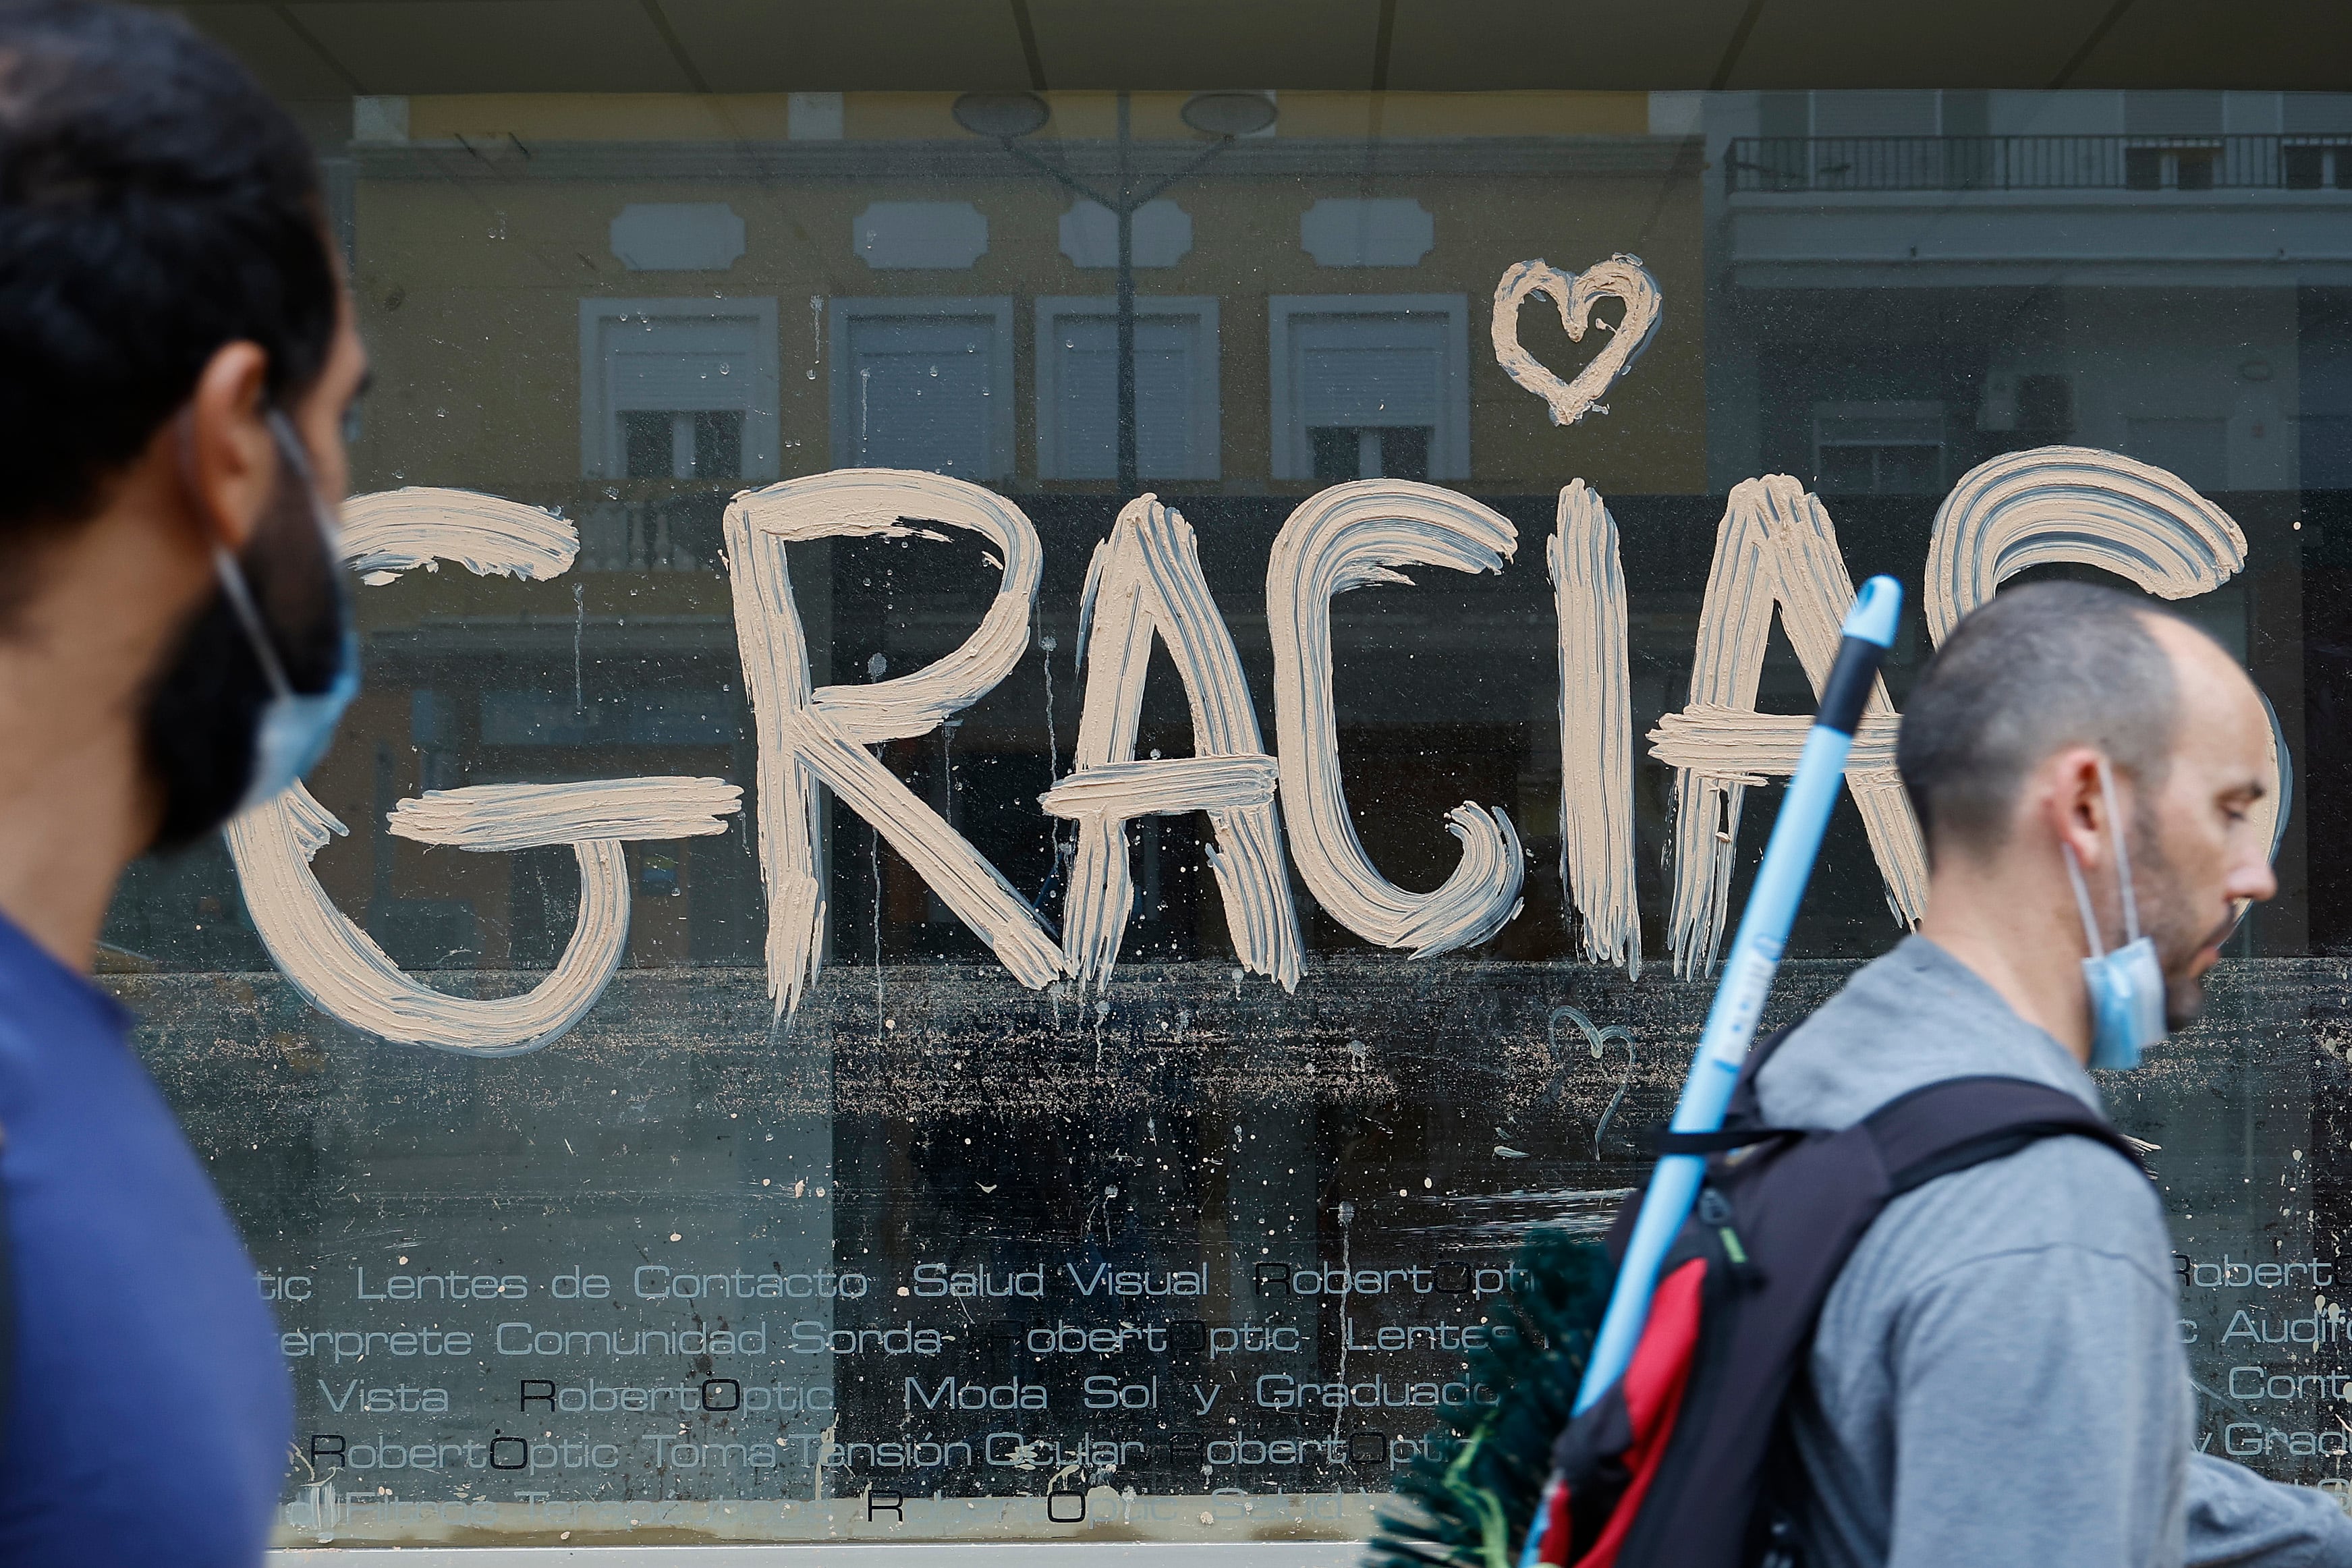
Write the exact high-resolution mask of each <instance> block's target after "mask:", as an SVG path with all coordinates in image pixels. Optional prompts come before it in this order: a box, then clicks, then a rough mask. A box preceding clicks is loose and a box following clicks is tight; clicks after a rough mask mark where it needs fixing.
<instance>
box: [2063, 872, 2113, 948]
mask: <svg viewBox="0 0 2352 1568" xmlns="http://www.w3.org/2000/svg"><path fill="white" fill-rule="evenodd" d="M2059 848H2061V849H2062V850H2063V851H2064V852H2065V855H2066V877H2067V879H2068V880H2070V881H2072V882H2073V883H2074V908H2075V910H2077V911H2078V912H2079V913H2080V914H2081V915H2082V917H2083V937H2084V941H2086V942H2089V943H2090V944H2091V956H2092V957H2093V958H2105V956H2106V955H2107V950H2106V949H2105V947H2104V946H2102V945H2101V944H2100V942H2099V922H2098V921H2096V920H2095V919H2094V918H2093V917H2092V914H2091V889H2088V888H2086V887H2084V885H2083V862H2082V861H2080V860H2078V859H2076V858H2074V846H2073V845H2072V844H2062V845H2060V846H2059Z"/></svg>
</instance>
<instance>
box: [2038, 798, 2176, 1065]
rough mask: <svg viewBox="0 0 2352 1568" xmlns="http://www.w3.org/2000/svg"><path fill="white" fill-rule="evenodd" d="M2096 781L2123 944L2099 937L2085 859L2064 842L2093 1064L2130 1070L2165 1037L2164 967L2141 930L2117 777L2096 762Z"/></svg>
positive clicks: (2152, 944)
mask: <svg viewBox="0 0 2352 1568" xmlns="http://www.w3.org/2000/svg"><path fill="white" fill-rule="evenodd" d="M2099 787H2100V789H2101V790H2102V791H2103V792H2104V793H2105V795H2106V802H2107V832H2108V834H2109V836H2110V837H2112V839H2113V841H2114V843H2115V848H2116V882H2117V885H2118V886H2119V888H2120V889H2121V890H2122V893H2123V906H2124V944H2123V946H2121V947H2119V948H2116V950H2115V951H2114V952H2108V951H2106V949H2105V944H2104V943H2102V942H2100V940H2099V921H2098V917H2097V916H2096V915H2095V914H2094V913H2092V910H2091V892H2090V889H2089V888H2087V887H2085V886H2084V882H2083V863H2082V861H2081V860H2079V859H2077V858H2075V855H2074V846H2073V845H2072V844H2068V845H2064V846H2063V850H2064V852H2065V856H2066V875H2067V876H2068V878H2070V879H2072V880H2073V882H2074V905H2075V908H2076V909H2077V910H2080V911H2081V913H2082V916H2083V938H2084V941H2085V942H2088V943H2089V944H2090V948H2091V956H2090V957H2088V958H2086V959H2084V960H2083V984H2084V986H2085V987H2086V988H2087V989H2088V990H2089V992H2090V997H2091V1065H2092V1066H2093V1067H2095V1068H2116V1069H2121V1070H2128V1069H2130V1068H2136V1067H2137V1066H2139V1058H2140V1053H2141V1052H2142V1051H2144V1050H2146V1049H2147V1047H2150V1046H2152V1045H2155V1044H2156V1043H2157V1042H2158V1041H2159V1040H2161V1039H2163V1038H2164V1037H2165V1035H2166V1033H2167V1030H2166V1027H2165V1015H2164V1007H2165V990H2164V967H2163V965H2161V964H2159V963H2158V962H2157V958H2156V942H2154V940H2153V939H2151V938H2148V937H2145V936H2142V935H2141V934H2140V931H2139V902H2138V900H2137V899H2135V898H2134V897H2133V896H2132V876H2131V857H2130V854H2129V852H2128V851H2127V850H2126V848H2125V847H2124V831H2123V822H2122V819H2121V818H2120V817H2119V816H2117V815H2116V781H2115V778H2114V776H2113V775H2112V774H2110V773H2108V772H2107V764H2106V761H2105V758H2102V759H2100V762H2099Z"/></svg>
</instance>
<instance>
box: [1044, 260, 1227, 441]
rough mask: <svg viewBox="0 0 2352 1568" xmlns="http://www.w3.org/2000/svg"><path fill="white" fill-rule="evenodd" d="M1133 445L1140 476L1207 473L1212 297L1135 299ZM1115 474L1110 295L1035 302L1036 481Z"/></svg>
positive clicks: (1212, 400) (1213, 433)
mask: <svg viewBox="0 0 2352 1568" xmlns="http://www.w3.org/2000/svg"><path fill="white" fill-rule="evenodd" d="M1135 306H1136V321H1135V450H1136V467H1137V470H1138V471H1139V473H1140V474H1141V475H1142V476H1143V477H1144V478H1145V479H1215V478H1216V477H1217V475H1218V470H1219V462H1218V452H1217V441H1218V419H1217V301H1216V300H1213V299H1191V300H1183V299H1148V298H1147V299H1139V300H1136V302H1135ZM1117 474H1118V315H1117V313H1116V307H1115V305H1114V303H1113V302H1112V301H1111V300H1099V299H1074V298H1068V297H1054V296H1048V297H1046V298H1045V299H1041V300H1038V301H1037V477H1038V478H1040V479H1112V478H1115V477H1116V476H1117Z"/></svg>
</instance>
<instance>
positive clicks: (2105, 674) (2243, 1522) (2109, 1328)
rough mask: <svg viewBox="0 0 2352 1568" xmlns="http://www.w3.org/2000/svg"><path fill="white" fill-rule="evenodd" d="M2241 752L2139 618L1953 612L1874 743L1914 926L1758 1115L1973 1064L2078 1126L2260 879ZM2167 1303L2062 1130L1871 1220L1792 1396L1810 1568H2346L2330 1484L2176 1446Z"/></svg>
mask: <svg viewBox="0 0 2352 1568" xmlns="http://www.w3.org/2000/svg"><path fill="white" fill-rule="evenodd" d="M2270 740H2271V725H2270V719H2269V714H2268V711H2267V710H2266V709H2265V708H2264V706H2263V700H2262V699H2261V697H2260V695H2259V694H2258V693H2257V692H2256V690H2255V689H2254V686H2253V683H2252V681H2250V680H2249V679H2247V678H2246V674H2245V672H2244V671H2243V670H2242V669H2241V668H2239V667H2238V666H2237V664H2236V663H2235V661H2233V660H2232V659H2231V658H2230V656H2229V655H2228V654H2227V653H2225V652H2223V651H2222V649H2221V647H2219V646H2217V645H2216V644H2215V643H2214V642H2213V641H2212V639H2210V637H2207V636H2206V635H2205V634H2204V633H2202V632H2200V631H2199V630H2198V629H2197V628H2195V627H2194V626H2190V625H2189V623H2188V622H2186V621H2183V620H2181V619H2180V618H2179V617H2178V616H2173V615H2170V614H2168V613H2166V612H2164V611H2161V610H2159V609H2157V608H2155V607H2154V606H2152V605H2147V604H2146V603H2144V602H2142V601H2139V600H2137V599H2134V598H2131V597H2129V596H2127V595H2123V594H2120V593H2116V592H2115V591H2113V590H2110V589H2105V588H2098V587H2093V586H2090V585H2088V584H2072V583H2048V584H2036V585H2032V586H2023V587H2018V588H2013V589H2011V590H2010V591H2009V592H2007V593H2004V594H2002V595H2000V596H1999V597H1998V598H1996V599H1995V600H1994V601H1993V602H1992V603H1991V604H1990V605H1985V606H1984V607H1982V608H1980V609H1979V610H1978V611H1977V612H1976V613H1975V614H1973V615H1971V616H1969V617H1968V618H1967V619H1966V620H1965V621H1963V622H1962V623H1961V624H1960V626H1958V629H1957V630H1956V631H1955V632H1954V633H1953V635H1952V637H1951V638H1950V640H1949V641H1948V642H1947V643H1946V644H1945V645H1944V647H1943V648H1942V649H1941V650H1940V651H1939V652H1938V653H1937V656H1936V658H1935V660H1934V662H1933V663H1932V664H1930V665H1929V667H1928V668H1927V674H1926V675H1925V676H1924V677H1923V678H1922V679H1921V680H1920V682H1919V685H1918V687H1917V688H1916V689H1915V690H1914V691H1913V693H1912V695H1911V700H1910V702H1909V704H1908V709H1907V711H1906V713H1905V715H1904V719H1903V728H1902V735H1901V740H1900V742H1899V745H1898V748H1897V761H1898V764H1899V766H1900V767H1901V770H1902V773H1903V782H1904V785H1905V787H1906V791H1907V792H1908V794H1909V795H1910V797H1911V803H1912V806H1913V809H1914V810H1915V811H1916V813H1917V816H1918V818H1919V822H1920V826H1922V827H1923V828H1924V829H1925V830H1926V832H1927V846H1928V859H1929V879H1928V894H1927V916H1926V918H1925V919H1924V920H1923V921H1921V922H1920V926H1919V933H1918V934H1917V935H1916V936H1914V937H1911V938H1910V939H1908V940H1907V941H1906V942H1903V943H1902V944H1901V945H1900V946H1898V947H1897V948H1896V949H1895V951H1894V952H1890V953H1888V954H1887V955H1886V956H1885V957H1884V958H1881V959H1879V960H1878V961H1877V962H1876V963H1872V964H1870V965H1869V966H1868V967H1866V968H1864V970H1862V971H1861V972H1860V973H1857V974H1856V975H1855V976H1854V977H1853V980H1852V981H1851V982H1849V983H1848V984H1847V985H1846V986H1845V988H1844V989H1843V991H1841V992H1840V993H1839V994H1837V995H1836V996H1835V997H1833V998H1832V1000H1831V1001H1830V1002H1829V1004H1828V1005H1825V1006H1823V1007H1822V1009H1821V1010H1820V1011H1819V1012H1817V1013H1815V1014H1814V1015H1813V1016H1812V1017H1811V1018H1810V1019H1809V1020H1807V1021H1806V1023H1805V1024H1804V1025H1803V1026H1801V1027H1800V1028H1798V1029H1797V1030H1796V1031H1794V1032H1793V1033H1792V1034H1791V1035H1790V1037H1788V1039H1787V1040H1786V1041H1785V1042H1784V1043H1783V1044H1782V1045H1781V1047H1780V1049H1779V1050H1778V1051H1777V1052H1775V1053H1774V1054H1772V1055H1771V1056H1770V1057H1769V1058H1766V1060H1765V1061H1764V1064H1763V1066H1762V1067H1761V1068H1759V1071H1758V1073H1757V1077H1756V1086H1757V1091H1758V1102H1759V1109H1760V1110H1761V1111H1762V1113H1763V1115H1764V1118H1765V1120H1766V1121H1769V1122H1770V1123H1772V1124H1775V1125H1779V1126H1797V1127H1818V1128H1840V1127H1846V1126H1850V1125H1852V1124H1853V1123H1854V1122H1856V1121H1860V1120H1861V1119H1862V1118H1864V1116H1866V1115H1868V1114H1869V1113H1870V1112H1871V1111H1873V1110H1876V1109H1877V1108H1878V1107H1880V1106H1882V1105H1885V1104H1886V1103H1887V1102H1888V1101H1890V1100H1894V1099H1895V1098H1896V1097H1898V1096H1900V1095H1903V1094H1905V1093H1906V1092H1908V1091H1910V1090H1912V1089H1918V1088H1920V1087H1922V1086H1924V1085H1927V1084H1930V1083H1935V1082H1938V1081H1940V1080H1943V1079H1956V1078H1966V1077H1971V1076H1976V1075H1998V1076H2002V1077H2009V1078H2022V1079H2033V1080H2035V1081H2038V1082H2041V1083H2044V1084H2049V1085H2051V1086H2053V1087H2055V1088H2058V1089H2063V1090H2065V1091H2067V1092H2069V1093H2071V1094H2073V1095H2074V1096H2076V1097H2077V1098H2079V1099H2081V1100H2084V1102H2085V1103H2087V1104H2090V1105H2092V1106H2096V1105H2097V1103H2098V1091H2097V1089H2095V1088H2094V1087H2093V1084H2092V1079H2091V1076H2090V1073H2089V1072H2088V1071H2087V1070H2086V1068H2090V1067H2099V1068H2111V1067H2112V1068H2127V1067H2132V1066H2135V1065H2137V1061H2138V1058H2139V1051H2140V1048H2141V1047H2143V1046H2146V1045H2149V1044H2152V1043H2154V1042H2155V1041H2157V1040H2159V1039H2161V1038H2162V1037H2163V1036H2164V1033H2165V1030H2166V1028H2167V1027H2168V1026H2171V1027H2178V1026H2181V1025H2183V1024H2186V1023H2187V1022H2188V1021H2189V1020H2190V1019H2191V1018H2193V1017H2195V1016H2196V1014H2197V1011H2198V1008H2199V1007H2200V1005H2201V1004H2202V1002H2203V999H2204V977H2205V975H2206V973H2207V972H2208V971H2209V970H2210V969H2211V967H2212V966H2213V963H2215V961H2216V960H2217V959H2218V958H2219V957H2220V955H2221V943H2222V942H2224V941H2225V940H2226V939H2227V938H2228V936H2229V935H2230V933H2231V931H2232V930H2233V929H2234V928H2235V925H2236V922H2237V920H2238V916H2239V914H2240V912H2241V911H2242V910H2243V909H2244V908H2245V907H2246V906H2247V905H2248V904H2249V903H2250V902H2252V901H2253V900H2263V899H2267V898H2269V897H2271V895H2272V894H2273V892H2274V891H2276V889H2277V883H2276V881H2275V879H2273V876H2272V874H2271V868H2270V849H2271V845H2270V842H2269V838H2268V836H2267V834H2266V833H2265V832H2263V830H2262V829H2261V828H2260V827H2259V826H2258V825H2257V820H2258V819H2257V816H2256V812H2255V807H2256V805H2257V804H2258V803H2259V802H2261V800H2262V799H2263V794H2264V791H2265V790H2266V789H2267V787H2268V784H2269V779H2270V775H2271V766H2270V763H2269V746H2270ZM2174 1289H2175V1287H2174V1273H2173V1268H2172V1257H2171V1246H2170V1241H2169V1238H2168V1236H2167V1235H2166V1232H2165V1224H2164V1211H2163V1205H2162V1203H2161V1201H2160V1199H2159V1197H2158V1192H2157V1189H2156V1188H2155V1187H2154V1186H2153V1185H2152V1184H2150V1183H2149V1182H2148V1180H2147V1177H2146V1176H2145V1175H2144V1174H2142V1173H2140V1172H2138V1171H2136V1170H2134V1169H2133V1168H2132V1167H2131V1165H2130V1163H2128V1162H2126V1160H2124V1159H2123V1158H2121V1157H2120V1156H2118V1155H2117V1154H2116V1152H2113V1151H2111V1150H2109V1149H2107V1148H2105V1147H2104V1146H2102V1145H2100V1144H2098V1143H2095V1142H2092V1141H2090V1140H2087V1139H2082V1138H2048V1139H2043V1140H2042V1141H2040V1142H2035V1143H2032V1144H2030V1145H2028V1146H2027V1147H2025V1148H2024V1149H2022V1150H2021V1151H2020V1152H2017V1153H2014V1154H2011V1155H2009V1156H2008V1157H2006V1158H2004V1159H2000V1160H1995V1161H1992V1162H1990V1163H1984V1164H1979V1165H1977V1166H1974V1167H1972V1168H1969V1169H1967V1170H1964V1171H1960V1172H1958V1173H1953V1174H1950V1175H1947V1176H1944V1177H1941V1178H1939V1179H1937V1180H1935V1181H1931V1182H1929V1183H1927V1184H1925V1185H1923V1186H1921V1187H1919V1188H1917V1189H1916V1190H1915V1191H1913V1192H1911V1193H1908V1194H1906V1195H1904V1196H1902V1197H1898V1198H1896V1199H1895V1201H1894V1202H1893V1203H1891V1204H1889V1205H1887V1206H1886V1208H1885V1211H1884V1212H1883V1213H1881V1215H1879V1217H1878V1219H1877V1220H1876V1222H1875V1223H1874V1224H1873V1225H1872V1226H1871V1227H1870V1229H1869V1231H1868V1232H1867V1233H1866V1234H1865V1235H1864V1237H1863V1239H1862V1241H1861V1242H1860V1244H1859V1245H1858V1246H1856V1247H1855V1248H1854V1250H1853V1254H1852V1256H1851V1257H1850V1258H1849V1259H1848V1260H1847V1263H1846V1265H1845V1268H1844V1269H1843V1272H1842V1273H1841V1274H1840V1275H1839V1277H1838V1280H1837V1283H1836V1285H1835V1286H1834V1287H1833V1288H1832V1290H1831V1292H1830V1295H1829V1298H1828V1300H1827V1302H1826V1303H1825V1304H1824V1306H1823V1309H1822V1316H1821V1321H1820V1324H1819V1327H1818V1329H1817V1331H1816V1333H1815V1336H1814V1340H1813V1344H1812V1349H1811V1358H1810V1361H1809V1363H1808V1365H1807V1368H1806V1372H1807V1375H1806V1376H1805V1377H1804V1378H1801V1380H1800V1385H1799V1389H1798V1391H1797V1393H1796V1394H1794V1395H1793V1396H1792V1398H1791V1402H1790V1435H1791V1437H1792V1439H1793V1447H1794V1450H1795V1453H1796V1454H1797V1456H1798V1457H1799V1458H1800V1459H1801V1467H1802V1471H1803V1482H1804V1484H1803V1485H1802V1486H1801V1488H1799V1489H1797V1490H1798V1493H1799V1501H1798V1506H1797V1518H1798V1521H1799V1525H1800V1533H1801V1538H1802V1540H1803V1543H1804V1546H1805V1557H1804V1563H1805V1568H1858V1565H1865V1564H1867V1565H1875V1564H1882V1563H1884V1564H1893V1565H1898V1568H1942V1565H1946V1564H1948V1565H1950V1568H1964V1565H1965V1568H1988V1565H1990V1564H1996V1563H1998V1564H2016V1565H2020V1568H2022V1565H2024V1564H2049V1565H2051V1568H2057V1565H2059V1564H2063V1565H2065V1568H2151V1565H2155V1568H2173V1565H2175V1564H2179V1563H2264V1564H2276V1565H2279V1568H2285V1565H2286V1564H2295V1565H2297V1568H2303V1565H2306V1564H2321V1563H2352V1521H2347V1519H2346V1518H2345V1516H2344V1514H2343V1513H2342V1511H2340V1510H2338V1509H2337V1507H2336V1504H2335V1503H2334V1502H2332V1501H2331V1500H2328V1499H2327V1498H2326V1497H2325V1496H2324V1495H2322V1494H2321V1493H2318V1492H2315V1491H2309V1490H2305V1489H2300V1488H2294V1487H2284V1486H2279V1485H2276V1484H2273V1482H2270V1481H2267V1480H2264V1479H2262V1478H2260V1477H2257V1476H2255V1475H2254V1474H2252V1472H2251V1471H2248V1470H2245V1469H2243V1468H2240V1467H2238V1466H2236V1465H2233V1464H2230V1463H2228V1462H2226V1461H2224V1460H2222V1459H2220V1458H2213V1457H2211V1456H2210V1455H2207V1454H2202V1453H2195V1452H2192V1451H2191V1445H2192V1442H2193V1440H2194V1435H2193V1427H2194V1423H2195V1414H2196V1410H2195V1402H2194V1394H2193V1393H2192V1391H2191V1389H2190V1386H2189V1375H2188V1366H2187V1363H2186V1358H2185V1355H2184V1353H2183V1352H2182V1350H2181V1345H2180V1328H2179V1317H2180V1314H2179V1308H2178V1303H2177V1301H2176V1300H2175V1295H2174Z"/></svg>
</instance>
